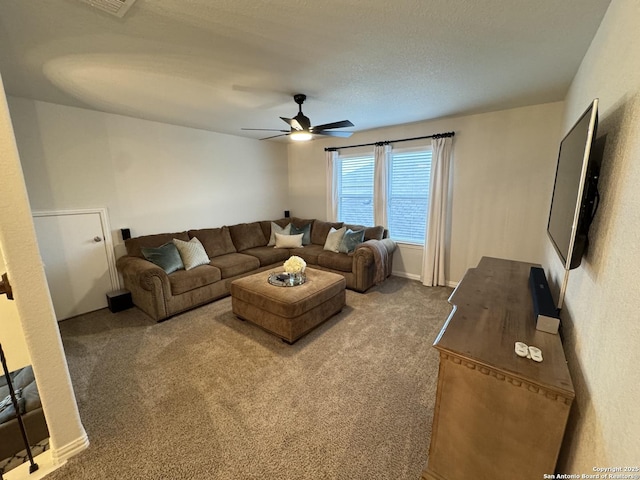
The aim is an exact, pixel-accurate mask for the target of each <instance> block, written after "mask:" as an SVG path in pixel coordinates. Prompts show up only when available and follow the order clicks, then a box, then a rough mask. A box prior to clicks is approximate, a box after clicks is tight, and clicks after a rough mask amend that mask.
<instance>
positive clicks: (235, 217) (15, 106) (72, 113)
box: [9, 97, 288, 253]
mask: <svg viewBox="0 0 640 480" xmlns="http://www.w3.org/2000/svg"><path fill="white" fill-rule="evenodd" d="M9 107H10V110H11V118H12V121H13V125H14V129H15V132H16V138H17V142H18V149H19V151H20V156H21V159H22V166H23V170H24V176H25V181H26V184H27V190H28V192H29V199H30V201H31V206H32V209H33V210H64V209H81V208H92V207H106V208H107V209H108V212H109V218H110V223H111V228H112V229H113V239H114V243H116V245H118V244H119V243H121V236H120V232H119V229H120V228H130V229H131V234H132V235H133V236H138V235H146V234H151V233H161V232H168V231H181V230H186V229H190V228H204V227H217V226H222V225H225V224H227V225H232V224H235V223H240V222H245V221H253V220H264V219H270V218H280V217H282V211H283V210H284V209H285V207H286V205H287V197H288V192H287V150H286V146H284V145H283V144H280V143H274V142H260V141H258V140H252V139H246V138H241V137H236V136H231V135H223V134H219V133H212V132H209V131H205V130H196V129H193V128H186V127H179V126H175V125H168V124H163V123H158V122H151V121H146V120H140V119H135V118H130V117H124V116H120V115H113V114H107V113H101V112H95V111H91V110H84V109H80V108H73V107H66V106H61V105H55V104H51V103H45V102H40V101H33V100H28V99H23V98H15V97H10V98H9ZM211 114H212V115H215V112H211ZM116 252H117V253H122V247H121V246H120V247H119V248H118V247H116Z"/></svg>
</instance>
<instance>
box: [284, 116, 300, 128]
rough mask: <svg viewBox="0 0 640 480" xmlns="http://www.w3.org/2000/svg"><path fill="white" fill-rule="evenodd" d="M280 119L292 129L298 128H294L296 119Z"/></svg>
mask: <svg viewBox="0 0 640 480" xmlns="http://www.w3.org/2000/svg"><path fill="white" fill-rule="evenodd" d="M280 118H281V119H282V121H283V122H285V123H286V124H287V125H289V126H290V127H291V128H296V127H295V126H294V119H293V118H285V117H280ZM295 123H296V124H297V123H298V122H295ZM296 130H298V129H297V128H296Z"/></svg>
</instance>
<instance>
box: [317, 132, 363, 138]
mask: <svg viewBox="0 0 640 480" xmlns="http://www.w3.org/2000/svg"><path fill="white" fill-rule="evenodd" d="M311 133H313V134H314V135H326V136H327V137H342V138H349V137H350V136H351V135H353V132H338V131H334V132H331V131H329V130H321V131H319V132H316V131H313V132H311Z"/></svg>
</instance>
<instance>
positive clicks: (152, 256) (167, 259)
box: [140, 239, 186, 274]
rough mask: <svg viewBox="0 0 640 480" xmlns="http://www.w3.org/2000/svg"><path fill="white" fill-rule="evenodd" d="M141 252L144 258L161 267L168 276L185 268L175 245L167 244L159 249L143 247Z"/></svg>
mask: <svg viewBox="0 0 640 480" xmlns="http://www.w3.org/2000/svg"><path fill="white" fill-rule="evenodd" d="M174 240H175V239H174ZM184 243H186V242H184ZM140 251H141V252H142V256H143V257H144V258H146V259H147V260H149V261H150V262H151V263H154V264H156V265H157V266H159V267H160V268H161V269H162V270H164V271H165V272H166V273H167V274H169V273H173V272H175V271H176V270H182V269H183V268H184V264H183V263H182V259H181V258H180V254H179V253H178V249H177V248H176V246H175V245H174V244H173V243H165V244H164V245H162V246H160V247H158V248H150V247H142V248H141V249H140Z"/></svg>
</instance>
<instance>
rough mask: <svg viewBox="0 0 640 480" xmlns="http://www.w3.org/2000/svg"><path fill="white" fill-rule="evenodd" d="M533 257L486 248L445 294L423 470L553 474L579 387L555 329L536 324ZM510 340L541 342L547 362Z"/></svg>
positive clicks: (455, 479) (428, 473)
mask: <svg viewBox="0 0 640 480" xmlns="http://www.w3.org/2000/svg"><path fill="white" fill-rule="evenodd" d="M532 266H539V265H535V264H530V263H523V262H515V261H510V260H501V259H496V258H489V257H483V258H482V260H481V261H480V263H479V264H478V267H477V268H472V269H469V270H468V271H467V273H466V274H465V276H464V278H463V279H462V281H461V282H460V284H459V285H458V287H457V288H456V289H455V291H454V292H453V294H452V295H451V297H450V298H449V303H451V304H452V305H453V306H454V309H453V311H452V313H451V315H450V316H449V318H448V319H447V322H446V324H445V326H444V327H443V328H442V331H441V332H440V335H439V336H438V338H437V339H436V341H435V343H434V347H435V348H436V349H437V350H438V351H439V352H440V368H439V372H438V389H437V396H436V404H435V410H434V418H433V428H432V433H431V445H430V448H429V461H428V465H427V468H426V470H425V471H424V472H423V474H422V477H423V478H424V479H436V480H461V479H470V478H473V479H476V480H482V479H491V480H498V479H503V478H504V479H513V478H518V479H536V480H539V479H541V478H543V475H544V474H545V473H547V474H552V473H554V471H555V466H556V462H557V458H558V453H559V450H560V445H561V443H562V438H563V436H564V430H565V426H566V423H567V418H568V416H569V410H570V408H571V403H572V402H573V399H574V396H575V394H574V390H573V384H572V382H571V377H570V376H569V370H568V368H567V363H566V359H565V356H564V351H563V349H562V343H561V341H560V337H559V336H558V335H553V334H550V333H545V332H541V331H538V330H536V329H535V321H534V315H533V306H532V301H531V294H530V291H529V283H528V282H529V270H530V268H531V267H532ZM516 341H520V342H524V343H526V344H527V345H532V346H536V347H538V348H540V349H541V350H542V355H543V358H544V360H543V362H541V363H536V362H534V361H533V360H530V359H527V358H522V357H519V356H517V355H516V354H515V352H514V344H515V342H516Z"/></svg>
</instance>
